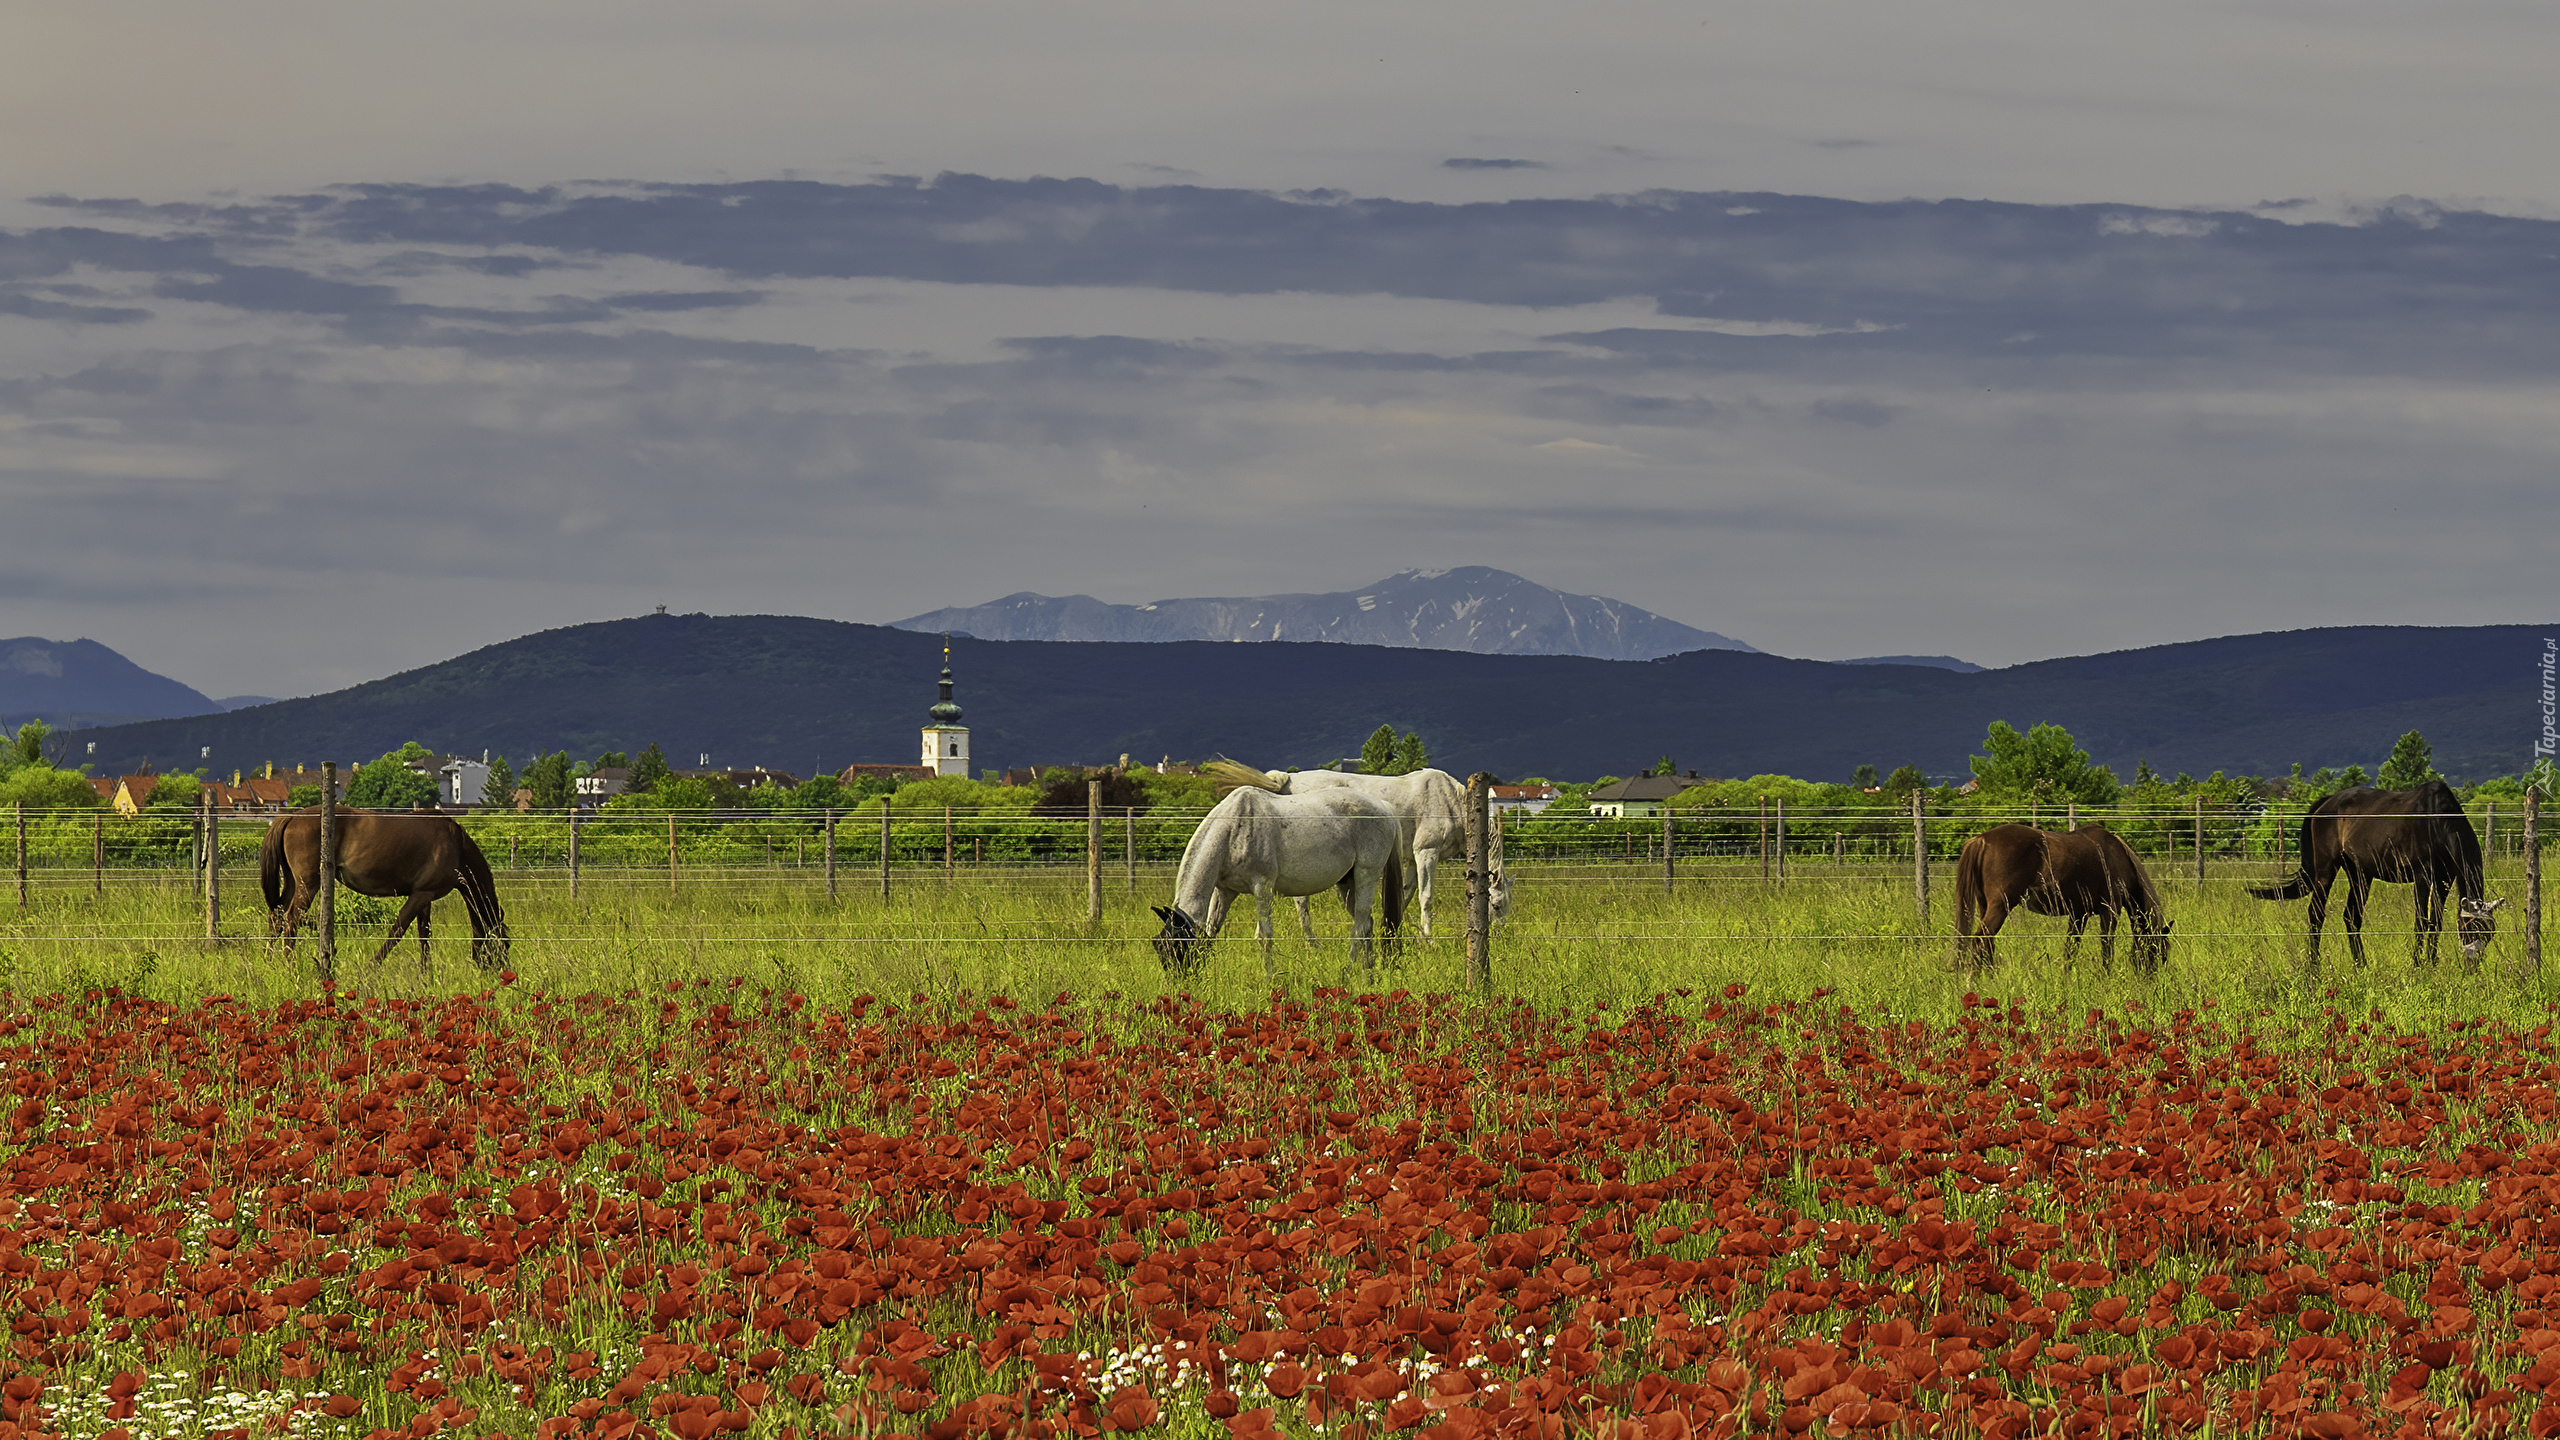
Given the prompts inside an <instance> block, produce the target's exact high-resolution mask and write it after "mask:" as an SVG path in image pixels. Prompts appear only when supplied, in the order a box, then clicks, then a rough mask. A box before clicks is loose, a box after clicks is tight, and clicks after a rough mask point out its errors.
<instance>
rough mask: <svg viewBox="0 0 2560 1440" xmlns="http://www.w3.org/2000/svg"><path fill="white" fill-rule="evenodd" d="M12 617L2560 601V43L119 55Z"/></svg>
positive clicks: (1139, 43)
mask: <svg viewBox="0 0 2560 1440" xmlns="http://www.w3.org/2000/svg"><path fill="white" fill-rule="evenodd" d="M12 34H13V38H12V41H11V43H10V44H9V45H8V46H6V47H0V154H6V155H8V156H9V157H10V164H9V166H8V167H7V169H6V171H5V172H4V173H0V185H5V186H6V187H8V188H7V190H6V192H5V193H0V635H19V634H37V635H46V636H51V637H54V638H58V639H71V638H75V637H80V636H86V637H88V638H92V639H96V640H99V641H102V642H104V643H106V644H108V645H111V646H113V647H115V648H116V649H118V650H120V651H122V652H124V653H125V654H127V655H129V656H131V657H132V658H134V659H135V660H137V661H139V662H140V663H142V664H144V665H146V666H148V667H150V668H152V669H155V670H158V671H161V672H163V673H165V674H169V675H172V676H174V677H176V678H178V679H180V680H183V681H186V682H187V683H189V684H191V685H194V686H196V687H197V688H199V689H202V690H204V691H206V692H208V693H211V694H214V695H230V694H238V693H244V692H246V693H264V694H278V695H290V694H302V693H311V692H315V691H319V690H324V689H330V688H334V687H336V686H339V685H344V684H348V683H352V682H355V681H359V680H364V679H369V678H373V677H376V676H379V675H382V674H386V673H389V672H391V671H394V670H397V669H401V668H406V667H409V666H414V665H418V664H424V663H428V662H432V661H434V660H438V659H442V658H445V657H447V656H450V655H453V654H457V653H460V652H462V651H464V650H467V649H470V648H473V647H475V646H478V645H482V644H487V643H490V642H493V641H497V640H502V639H506V638H509V637H511V636H514V635H517V634H521V633H524V632H526V631H529V630H535V629H542V628H547V627H550V626H555V625H563V624H572V623H578V622H582V621H587V620H594V619H603V618H610V617H614V616H619V615H630V614H636V613H640V612H643V611H646V610H647V609H648V608H649V607H650V606H651V605H653V604H660V603H663V604H665V605H667V606H668V607H669V608H671V609H675V610H684V611H690V610H708V611H714V612H723V613H734V612H752V611H771V612H785V613H795V614H809V615H821V616H831V617H836V618H842V619H853V620H870V621H887V620H892V619H896V618H899V617H902V616H905V615H909V614H913V613H916V612H919V611H923V610H928V609H932V608H935V607H939V606H944V605H953V604H967V603H973V602H978V601H983V600H988V599H992V598H995V597H997V596H999V595H1003V594H1005V593H1008V592H1011V591H1016V590H1036V591H1041V592H1044V593H1049V594H1065V593H1073V592H1084V593H1088V594H1093V595H1096V596H1099V597H1101V598H1103V599H1105V600H1112V601H1124V602H1125V601H1144V600H1150V599H1158V598H1165V597H1171V596H1180V595H1200V594H1253V593H1263V592H1269V591H1281V590H1335V589H1346V588H1352V587H1355V586H1358V585H1361V584H1363V583H1366V582H1368V581H1372V580H1375V579H1378V578H1380V577H1382V576H1384V575H1386V574H1388V573H1390V572H1392V571H1396V570H1400V569H1405V568H1408V567H1445V566H1455V565H1463V564H1487V565H1495V566H1500V567H1502V568H1505V569H1509V570H1514V571H1517V572H1519V573H1521V574H1524V575H1527V576H1529V577H1530V578H1532V579H1534V580H1538V581H1541V582H1543V583H1546V584H1549V585H1553V586H1556V587H1559V588H1562V589H1569V590H1579V591H1588V592H1595V593H1599V594H1605V595H1611V596H1615V597H1618V598H1621V599H1624V600H1628V601H1632V602H1633V603H1635V604H1638V605H1641V606H1644V607H1647V608H1649V609H1652V610H1656V611H1659V612H1661V613H1663V614H1665V615H1668V616H1670V617H1672V618H1673V619H1677V620H1680V621H1683V622H1686V623H1688V624H1692V625H1696V626H1700V627H1702V628H1706V629H1711V630H1717V631H1721V632H1723V633H1726V634H1729V635H1733V636H1736V637H1738V638H1740V639H1743V640H1745V641H1748V642H1750V643H1751V644H1753V645H1756V646H1759V647H1761V648H1763V649H1767V650H1773V651H1777V652H1779V653H1782V654H1792V655H1810V656H1826V657H1828V656H1847V655H1862V654H1874V653H1886V652H1944V653H1953V654H1957V655H1961V656H1964V657H1966V658H1968V659H1972V660H1976V661H1979V662H1983V663H1987V664H2004V663H2012V662H2015V661H2019V660H2026V659H2033V658H2039V657H2044V656H2051V655H2060V654H2075V653H2087V652H2091V651H2097V650H2107V649H2118V648H2124V647H2128V646H2135V645H2143V644H2152V643H2159V642H2163V641H2170V640H2180V639H2191V638H2197V637H2201V636H2208V635H2217V634H2229V633H2236V632H2245V631H2255V630H2266V629H2280V628H2289V627H2296V626H2308V625H2321V624H2346V623H2429V624H2469V623H2489V622H2515V621H2528V622H2531V621H2541V620H2544V619H2560V604H2555V603H2554V601H2553V599H2552V597H2551V594H2550V592H2551V589H2552V585H2551V581H2550V578H2549V577H2550V574H2551V567H2550V565H2549V556H2550V554H2551V544H2550V538H2549V537H2550V536H2552V535H2553V534H2554V533H2555V532H2560V484H2555V483H2554V481H2555V478H2560V477H2556V476H2555V465H2554V459H2555V455H2560V385H2556V384H2555V382H2560V326H2556V325H2555V321H2560V158H2555V153H2554V150H2553V148H2552V147H2551V146H2550V145H2549V143H2548V137H2549V136H2550V135H2552V134H2554V133H2560V87H2554V86H2552V85H2550V84H2549V83H2548V77H2547V74H2546V73H2545V71H2546V69H2547V62H2548V60H2549V57H2551V56H2552V55H2553V54H2555V53H2560V10H2554V9H2553V8H2552V7H2549V6H2546V5H2537V4H2526V3H2515V4H2439V5H2434V6H2428V7H2412V6H2401V5H2392V6H2384V5H2379V4H2355V3H2335V0H2323V3H2319V4H2312V3H2300V4H2292V3H2285V4H2220V5H2201V4H2193V3H2160V4H2151V5H2144V6H2133V5H2114V6H2103V7H2101V6H2089V5H2054V4H2051V3H2039V4H2025V3H2019V4H1997V3H1948V4H1939V5H1932V6H1911V5H1906V4H1864V3H1859V4H1845V3H1820V0H1815V3H1793V4H1787V5H1766V6H1736V5H1718V4H1706V5H1697V4H1691V5H1680V6H1673V5H1650V4H1611V5H1596V6H1595V5H1582V6H1555V5H1538V6H1524V5H1506V4H1487V3H1480V0H1479V3H1470V4H1465V5H1455V4H1413V3H1408V4H1403V5H1396V6H1377V5H1374V4H1361V5H1347V4H1310V3H1305V0H1297V3H1291V4H1288V5H1276V4H1273V5H1228V6H1219V7H1202V6H1175V5H1169V4H1162V3H1157V4H1117V5H1114V4H1095V5H1086V6H1057V5H1046V4H1044V5H1033V4H1016V3H980V4H947V3H946V4H934V5H921V4H919V5H906V4H871V5H864V6H857V7H821V6H808V7H805V8H804V7H795V6H782V5H735V4H732V5H723V6H719V7H708V6H699V5H687V6H669V5H652V4H634V3H628V0H619V3H616V4H612V5H603V4H596V5H585V4H542V5H535V6H531V7H528V6H524V5H522V4H515V5H506V6H499V5H479V4H453V3H448V4H444V5H439V6H433V7H427V6H406V7H391V6H373V7H352V6H342V5H323V4H317V3H315V4H309V5H287V4H273V3H270V4H254V3H253V4H244V5H232V6H221V7H210V8H208V7H203V6H183V5H176V4H166V3H148V4H143V3H130V4H118V3H102V4H92V5H84V6H54V7H41V10H40V13H35V14H32V15H30V16H24V17H17V18H14V19H13V21H12Z"/></svg>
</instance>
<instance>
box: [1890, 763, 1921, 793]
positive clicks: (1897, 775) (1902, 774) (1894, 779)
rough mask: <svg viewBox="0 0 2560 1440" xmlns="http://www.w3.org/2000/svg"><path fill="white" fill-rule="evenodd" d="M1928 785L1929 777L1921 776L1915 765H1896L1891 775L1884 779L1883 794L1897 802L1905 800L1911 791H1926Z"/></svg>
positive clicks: (1918, 768)
mask: <svg viewBox="0 0 2560 1440" xmlns="http://www.w3.org/2000/svg"><path fill="white" fill-rule="evenodd" d="M1928 785H1929V777H1928V776H1926V775H1923V774H1921V773H1920V767H1919V766H1917V765H1897V766H1895V767H1894V769H1893V773H1892V774H1890V775H1887V776H1886V777H1884V793H1885V794H1887V795H1889V796H1892V797H1893V798H1895V799H1897V800H1900V799H1907V798H1909V796H1910V794H1911V792H1912V791H1914V790H1923V789H1926V788H1928Z"/></svg>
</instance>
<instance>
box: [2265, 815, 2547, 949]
mask: <svg viewBox="0 0 2560 1440" xmlns="http://www.w3.org/2000/svg"><path fill="white" fill-rule="evenodd" d="M2340 870H2344V871H2346V872H2347V915H2346V919H2347V948H2348V949H2349V950H2351V951H2353V952H2354V954H2355V957H2356V963H2357V964H2359V965H2361V964H2363V963H2364V896H2365V890H2366V889H2367V887H2369V886H2371V885H2372V884H2373V882H2374V881H2376V880H2386V881H2389V882H2391V883H2392V884H2395V885H2414V886H2416V887H2417V908H2418V932H2417V936H2416V939H2415V940H2414V942H2413V943H2412V945H2411V948H2410V959H2411V961H2412V962H2414V963H2423V964H2427V965H2433V964H2434V963H2436V939H2437V937H2438V936H2439V935H2441V934H2442V933H2443V931H2444V897H2445V892H2446V891H2447V890H2453V891H2455V892H2458V893H2459V894H2460V895H2461V897H2462V898H2461V903H2460V904H2459V905H2458V906H2457V907H2456V909H2455V918H2454V928H2455V931H2456V933H2457V934H2458V935H2459V936H2460V938H2461V940H2462V958H2463V959H2465V960H2467V961H2469V962H2471V964H2472V966H2473V967H2474V968H2477V967H2478V965H2479V963H2480V956H2481V953H2482V952H2483V951H2485V950H2487V949H2488V948H2489V939H2490V937H2491V936H2493V935H2495V934H2496V933H2497V930H2498V920H2497V912H2498V907H2499V906H2501V905H2504V904H2506V903H2507V902H2506V901H2504V900H2490V899H2489V898H2487V894H2486V891H2487V886H2486V884H2485V883H2484V881H2483V877H2482V873H2481V868H2480V837H2479V835H2478V834H2476V833H2475V832H2474V831H2473V830H2472V828H2471V817H2470V816H2468V815H2465V814H2463V813H2462V802H2460V801H2458V800H2456V799H2454V797H2453V790H2452V787H2450V786H2448V785H2446V784H2445V783H2444V782H2443V781H2441V780H2430V781H2428V782H2427V783H2426V784H2424V785H2421V786H2419V787H2418V788H2416V789H2415V790H2366V789H2356V790H2341V791H2339V792H2338V793H2337V794H2335V795H2330V796H2326V797H2324V798H2323V799H2322V800H2321V801H2320V803H2318V804H2316V805H2314V806H2312V807H2311V810H2310V813H2308V814H2306V815H2304V816H2303V817H2302V865H2301V868H2299V869H2297V870H2295V871H2294V872H2293V874H2292V875H2291V876H2289V877H2287V878H2286V879H2285V880H2283V881H2282V882H2280V883H2278V884H2274V885H2252V886H2250V887H2249V893H2250V894H2252V895H2255V896H2257V897H2258V898H2259V899H2261V900H2299V899H2301V898H2302V897H2304V896H2305V895H2308V896H2310V897H2311V939H2310V957H2311V963H2312V964H2314V965H2317V964H2319V963H2320V921H2321V919H2322V918H2323V917H2324V916H2325V915H2326V914H2327V913H2328V909H2329V886H2330V883H2331V882H2333V881H2335V880H2336V879H2337V878H2338V872H2339V871H2340Z"/></svg>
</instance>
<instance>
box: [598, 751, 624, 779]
mask: <svg viewBox="0 0 2560 1440" xmlns="http://www.w3.org/2000/svg"><path fill="white" fill-rule="evenodd" d="M630 768H631V757H630V756H629V755H628V754H626V753H624V752H622V751H620V750H607V751H606V752H604V753H603V754H601V755H599V756H597V757H596V763H595V764H594V765H592V766H590V767H588V770H587V773H588V774H590V775H592V774H594V773H595V772H596V771H598V770H628V769H630Z"/></svg>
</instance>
